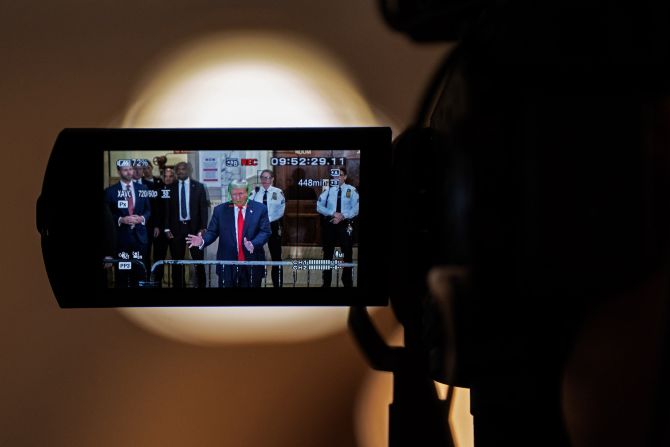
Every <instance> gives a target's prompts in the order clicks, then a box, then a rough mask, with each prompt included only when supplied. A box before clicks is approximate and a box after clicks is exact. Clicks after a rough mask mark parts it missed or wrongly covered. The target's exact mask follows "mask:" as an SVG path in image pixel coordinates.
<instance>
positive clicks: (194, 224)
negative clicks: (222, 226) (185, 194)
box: [164, 179, 209, 234]
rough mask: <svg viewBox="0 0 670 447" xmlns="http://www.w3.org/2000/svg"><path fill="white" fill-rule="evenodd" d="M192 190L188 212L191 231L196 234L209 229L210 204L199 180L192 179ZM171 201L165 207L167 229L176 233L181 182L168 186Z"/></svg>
mask: <svg viewBox="0 0 670 447" xmlns="http://www.w3.org/2000/svg"><path fill="white" fill-rule="evenodd" d="M190 183H191V190H190V193H189V201H188V210H189V213H190V215H191V222H190V225H189V231H191V232H195V231H199V230H201V229H203V228H207V220H208V216H207V210H208V208H209V202H208V200H207V191H206V189H205V185H203V184H202V183H200V182H199V181H197V180H193V179H190ZM168 189H169V190H170V199H169V200H166V202H167V206H166V207H165V226H164V228H165V229H169V230H170V231H172V233H173V234H174V233H176V232H177V229H178V227H179V180H175V181H174V183H172V184H171V185H169V186H168Z"/></svg>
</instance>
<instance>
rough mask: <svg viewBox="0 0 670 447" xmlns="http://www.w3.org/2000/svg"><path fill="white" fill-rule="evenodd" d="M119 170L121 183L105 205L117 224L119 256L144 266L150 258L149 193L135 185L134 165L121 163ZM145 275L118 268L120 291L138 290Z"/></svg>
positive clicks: (107, 195)
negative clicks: (147, 258)
mask: <svg viewBox="0 0 670 447" xmlns="http://www.w3.org/2000/svg"><path fill="white" fill-rule="evenodd" d="M116 169H117V171H118V173H119V177H120V180H119V182H118V183H116V184H114V185H112V186H110V187H108V188H107V189H105V203H106V204H107V206H108V207H109V210H110V212H111V214H112V219H113V222H114V223H115V224H116V253H115V254H116V256H117V257H118V258H120V259H128V260H130V259H137V260H139V261H141V262H144V258H145V257H146V256H147V246H148V234H147V228H146V224H147V222H148V220H149V218H150V217H151V205H150V203H149V194H148V189H147V187H146V186H144V185H140V184H138V183H135V182H133V162H132V161H131V160H118V161H117V162H116ZM144 273H145V272H144V271H143V269H141V268H138V267H137V266H136V265H132V268H131V270H130V271H128V270H121V269H119V268H118V264H117V267H116V287H131V286H136V285H137V282H138V280H139V279H144V278H145V276H144Z"/></svg>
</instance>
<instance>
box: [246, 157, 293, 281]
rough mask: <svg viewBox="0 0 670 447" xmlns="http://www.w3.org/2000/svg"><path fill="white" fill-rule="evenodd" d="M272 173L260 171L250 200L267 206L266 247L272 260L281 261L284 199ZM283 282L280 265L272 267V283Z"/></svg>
mask: <svg viewBox="0 0 670 447" xmlns="http://www.w3.org/2000/svg"><path fill="white" fill-rule="evenodd" d="M274 178H275V177H274V173H273V172H272V171H271V170H269V169H265V170H263V172H261V186H256V188H255V190H254V192H253V194H252V196H251V200H253V201H256V202H259V203H262V204H263V205H265V206H267V207H268V218H269V219H270V228H271V229H272V236H270V239H268V248H269V249H270V256H271V257H272V260H273V261H281V260H282V259H281V234H282V221H283V217H284V210H285V209H286V199H285V198H284V193H283V192H282V190H281V189H279V188H277V187H276V186H273V185H272V184H273V182H274ZM283 283H284V271H283V268H282V267H276V266H273V267H272V285H273V286H274V287H281V286H282V284H283Z"/></svg>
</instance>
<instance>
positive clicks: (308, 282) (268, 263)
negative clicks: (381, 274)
mask: <svg viewBox="0 0 670 447" xmlns="http://www.w3.org/2000/svg"><path fill="white" fill-rule="evenodd" d="M296 262H304V261H302V260H300V261H298V260H287V261H224V260H190V259H180V260H175V259H164V260H160V261H156V262H154V263H153V265H152V266H151V276H150V280H149V281H147V283H146V284H145V287H161V284H157V282H156V281H154V277H155V272H156V268H158V267H160V266H168V267H169V268H168V269H165V273H164V275H167V281H168V287H171V277H172V271H171V270H172V266H174V265H184V266H186V265H204V266H207V275H206V276H207V278H208V280H207V284H206V287H212V277H213V275H212V267H213V266H219V265H220V266H222V267H223V268H224V269H225V268H226V267H233V268H235V269H236V270H235V273H234V275H233V277H234V278H237V279H238V281H239V280H240V278H242V277H243V275H241V274H240V272H241V271H242V270H240V268H241V267H246V268H248V270H247V272H248V274H249V278H248V283H249V284H254V274H258V273H254V270H255V269H254V268H253V267H259V266H263V267H264V269H263V273H262V276H263V278H264V279H265V281H264V283H261V287H268V277H269V276H270V275H269V269H268V267H278V268H281V269H282V274H281V275H279V278H283V269H284V267H287V266H289V267H291V269H292V272H293V274H292V275H291V276H292V284H290V285H289V287H303V285H299V284H301V283H300V282H299V281H298V272H299V271H305V272H306V281H305V283H304V284H305V285H304V287H310V285H311V284H312V280H311V274H310V273H311V272H312V270H311V269H309V268H307V269H300V270H297V269H296V268H295V266H296ZM332 262H333V265H335V266H337V268H335V269H334V270H336V279H335V284H336V287H340V270H341V269H342V268H351V269H352V278H355V276H356V273H357V271H356V268H357V267H358V263H355V262H339V261H332ZM181 270H182V274H183V275H184V277H183V278H182V284H184V285H186V284H187V281H186V269H181ZM316 270H317V271H323V269H316ZM263 278H261V281H262V280H263ZM256 280H258V279H257V278H256ZM236 285H238V286H239V282H238V284H236ZM223 286H224V287H225V286H226V284H225V283H224V284H223ZM282 286H284V287H286V286H287V285H286V283H284V284H282ZM216 287H219V283H218V282H217V284H216Z"/></svg>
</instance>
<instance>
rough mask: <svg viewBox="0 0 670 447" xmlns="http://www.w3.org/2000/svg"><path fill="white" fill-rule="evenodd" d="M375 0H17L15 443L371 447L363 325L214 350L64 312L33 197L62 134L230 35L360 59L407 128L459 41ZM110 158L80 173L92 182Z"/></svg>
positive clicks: (11, 320)
mask: <svg viewBox="0 0 670 447" xmlns="http://www.w3.org/2000/svg"><path fill="white" fill-rule="evenodd" d="M375 3H376V2H372V1H358V0H346V1H328V2H325V1H300V0H287V1H281V2H278V1H276V0H274V1H261V0H253V1H251V0H245V1H225V0H218V1H204V0H189V1H186V0H184V1H181V0H134V1H127V0H113V1H112V0H96V1H86V0H62V1H35V0H26V1H14V0H0V126H1V127H2V130H1V131H0V148H1V150H2V151H3V152H2V155H3V160H4V161H5V163H3V168H4V169H3V175H2V176H0V177H1V178H2V180H1V181H2V191H4V193H3V203H4V207H3V211H2V219H1V221H2V224H1V225H2V234H3V235H4V236H5V237H4V238H3V244H2V248H3V254H2V258H1V259H2V260H1V261H0V263H1V264H2V266H1V268H0V275H1V276H0V277H1V278H2V282H3V291H2V294H1V298H0V300H1V302H2V308H1V310H0V421H1V422H0V445H12V446H15V445H27V446H44V445H49V446H61V445H62V446H65V445H67V446H90V445H96V446H119V445H160V446H170V445H179V446H183V445H225V446H245V447H249V446H274V445H291V446H316V445H318V446H323V447H328V446H350V445H353V444H354V441H353V436H354V435H353V430H352V422H351V413H352V408H353V401H354V399H355V396H356V392H357V388H358V387H359V384H360V383H362V377H363V375H364V374H365V373H366V371H367V366H366V365H365V363H364V361H363V359H362V358H361V356H360V355H359V353H358V352H357V350H356V348H355V347H354V345H353V343H352V342H351V340H350V338H349V336H348V335H347V334H345V333H341V334H338V335H334V336H332V337H329V338H327V339H323V340H320V341H315V342H309V343H302V344H291V345H279V346H271V345H263V346H228V347H213V348H212V347H209V348H204V347H194V346H190V345H186V344H180V343H176V342H173V341H170V340H167V339H163V338H160V337H158V336H155V335H152V334H150V333H148V332H146V331H144V330H142V329H140V328H138V327H136V326H134V325H133V324H132V323H130V322H129V321H128V320H127V319H126V318H125V317H123V316H122V315H121V314H120V313H118V312H116V311H114V310H111V309H101V310H90V309H80V310H60V309H59V308H58V307H57V305H56V301H55V299H54V298H53V296H52V294H51V291H50V288H49V284H48V282H47V278H46V275H45V272H44V269H43V264H42V261H41V253H40V247H39V238H38V235H37V233H36V230H35V224H34V220H35V219H34V208H35V200H36V198H37V196H38V194H39V191H40V188H41V181H42V174H43V171H44V167H45V165H46V161H47V158H48V156H49V153H50V150H51V145H52V143H53V141H54V139H55V137H56V135H57V133H58V131H59V130H60V129H61V128H63V127H100V126H108V125H109V124H110V123H114V122H119V121H120V118H121V116H122V115H123V112H124V110H125V109H126V107H127V106H128V104H129V101H130V98H131V97H132V96H133V93H134V92H135V89H136V87H137V85H138V82H139V81H140V79H141V77H142V76H143V74H144V73H146V72H147V71H148V70H149V69H150V68H151V64H152V61H157V60H160V59H161V58H162V56H163V55H164V54H166V53H167V52H168V51H169V50H170V49H171V48H174V47H175V46H178V45H179V44H180V42H184V41H185V40H188V39H191V38H196V37H198V36H200V35H203V34H206V33H209V32H213V31H218V30H226V29H234V28H236V27H242V25H247V26H250V27H255V28H270V29H277V30H290V31H291V32H295V33H298V34H301V35H305V36H309V37H310V38H312V39H314V40H315V41H316V42H317V43H318V44H320V45H322V46H324V47H326V48H329V49H330V50H331V51H332V53H333V54H334V55H335V56H336V57H339V58H341V59H342V60H343V61H344V62H345V64H346V65H347V66H348V67H349V68H350V70H351V71H352V72H353V73H354V74H355V75H356V76H358V78H359V81H360V82H361V86H362V89H363V91H364V93H365V94H366V95H367V96H368V98H369V99H370V100H371V102H372V103H373V104H374V105H375V106H376V107H377V108H378V109H379V110H380V111H381V112H382V113H383V114H385V115H386V116H388V117H390V118H391V119H392V120H393V121H394V122H396V123H399V124H401V125H404V124H406V123H407V121H408V120H409V117H410V116H411V113H412V111H413V108H414V106H415V104H416V103H417V100H418V96H419V92H420V89H421V87H422V86H423V85H424V83H425V82H426V80H427V78H428V76H429V74H430V71H431V69H432V68H433V67H434V66H435V64H436V62H437V61H438V59H439V56H440V55H441V54H442V53H443V51H444V47H443V46H441V47H427V48H424V47H421V48H418V47H415V46H413V45H412V44H410V43H409V42H407V41H406V40H405V39H404V38H403V37H402V36H399V35H396V34H393V33H391V32H390V31H388V30H386V29H385V27H384V26H383V24H382V23H381V19H380V17H379V15H378V14H377V11H376V5H375ZM96 169H98V168H96V167H89V166H77V167H73V168H72V170H71V171H70V172H68V173H65V175H68V176H71V177H72V178H73V179H74V180H75V181H77V182H79V183H80V185H81V186H82V187H85V186H87V182H88V181H89V180H90V179H91V175H92V174H90V173H92V172H94V171H95V170H96ZM89 212H90V211H89V210H87V209H86V207H85V204H81V203H74V204H73V205H72V207H71V209H69V210H67V209H66V210H65V213H64V216H65V217H66V218H71V219H73V221H76V222H79V223H81V224H82V225H84V224H86V222H87V219H88V213H89ZM73 237H74V243H75V244H76V242H80V241H77V240H76V232H73ZM75 244H73V249H75V247H76V245H75ZM315 324H318V322H315Z"/></svg>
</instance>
